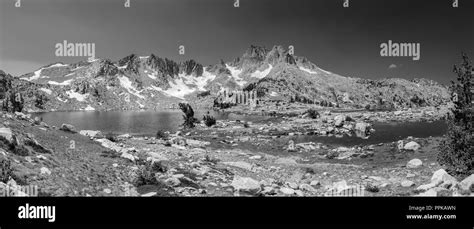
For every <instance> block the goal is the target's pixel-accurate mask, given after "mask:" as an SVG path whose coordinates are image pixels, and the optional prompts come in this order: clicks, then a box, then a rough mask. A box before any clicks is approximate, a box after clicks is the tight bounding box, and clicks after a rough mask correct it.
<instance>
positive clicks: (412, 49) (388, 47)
mask: <svg viewBox="0 0 474 229" xmlns="http://www.w3.org/2000/svg"><path fill="white" fill-rule="evenodd" d="M380 56H392V57H412V58H413V60H420V43H397V42H392V40H388V42H387V43H381V44H380Z"/></svg>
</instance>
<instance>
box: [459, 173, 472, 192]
mask: <svg viewBox="0 0 474 229" xmlns="http://www.w3.org/2000/svg"><path fill="white" fill-rule="evenodd" d="M473 185H474V174H471V175H470V176H468V177H466V178H465V179H464V180H462V181H461V182H460V183H459V186H460V187H461V189H462V190H466V191H467V190H469V191H471V192H472V190H473V188H474V187H473Z"/></svg>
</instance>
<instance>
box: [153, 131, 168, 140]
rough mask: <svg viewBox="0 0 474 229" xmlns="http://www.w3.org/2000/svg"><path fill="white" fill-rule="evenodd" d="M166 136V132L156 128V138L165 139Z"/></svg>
mask: <svg viewBox="0 0 474 229" xmlns="http://www.w3.org/2000/svg"><path fill="white" fill-rule="evenodd" d="M167 138H168V134H166V133H165V132H163V131H162V130H158V131H157V132H156V139H167Z"/></svg>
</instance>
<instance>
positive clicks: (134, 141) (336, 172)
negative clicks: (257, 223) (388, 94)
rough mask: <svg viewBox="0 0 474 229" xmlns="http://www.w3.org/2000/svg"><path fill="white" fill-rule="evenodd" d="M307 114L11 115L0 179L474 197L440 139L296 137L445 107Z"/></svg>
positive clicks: (188, 192) (175, 192) (352, 130)
mask: <svg viewBox="0 0 474 229" xmlns="http://www.w3.org/2000/svg"><path fill="white" fill-rule="evenodd" d="M295 111H298V110H296V109H292V110H291V112H295ZM299 112H300V113H299V114H298V115H282V116H281V117H279V118H278V119H272V120H269V121H262V122H255V123H252V122H243V121H228V120H218V121H217V123H216V125H214V126H212V127H207V126H206V125H205V124H204V123H200V124H198V125H197V126H196V127H195V128H194V129H190V130H182V131H178V132H177V133H173V134H170V133H162V136H157V137H158V138H157V137H138V136H131V135H128V134H125V135H120V136H114V137H111V136H104V135H103V134H102V133H100V131H94V130H81V131H78V130H76V129H75V128H74V126H71V125H68V124H64V125H62V126H61V127H52V126H48V124H46V123H44V122H41V120H40V119H38V118H31V115H26V114H23V113H18V112H17V113H15V114H9V113H3V114H2V115H1V119H2V122H1V123H2V127H1V128H0V136H1V137H2V138H1V140H2V141H1V142H2V144H3V145H2V147H1V148H2V150H1V152H0V159H1V160H2V161H8V162H9V165H6V163H5V165H3V164H2V177H1V178H2V180H1V182H2V183H0V184H1V185H2V186H10V187H17V188H18V190H19V189H20V188H21V186H24V185H36V186H38V188H39V190H40V192H39V195H44V196H340V195H347V193H348V192H350V193H352V195H363V196H473V195H474V194H473V192H472V191H473V190H472V187H473V186H472V183H473V180H474V175H471V176H469V177H467V178H464V177H463V178H454V177H451V176H450V175H449V174H447V173H446V172H445V171H444V170H443V169H442V167H441V166H440V165H439V164H438V163H437V162H436V154H437V150H438V149H437V145H438V144H439V143H440V140H441V138H440V137H429V138H413V137H408V138H405V139H400V140H398V141H394V142H388V143H380V144H372V145H363V146H354V147H341V146H337V145H330V144H329V145H328V144H322V143H319V142H299V143H296V142H294V141H292V140H291V138H292V137H293V136H298V135H307V134H310V135H322V136H328V135H348V134H356V135H357V134H363V135H367V136H370V134H371V132H373V129H372V125H371V123H373V122H384V121H386V122H389V121H390V122H392V121H395V122H396V121H402V120H403V121H406V120H425V121H434V120H438V119H440V118H442V117H443V116H444V114H443V108H441V109H437V108H422V109H417V110H405V111H400V112H370V113H368V112H360V111H357V112H344V113H334V112H330V111H321V112H318V116H317V118H315V119H312V118H311V117H308V115H306V114H305V112H304V111H303V109H302V110H301V111H299ZM249 113H251V112H249ZM282 113H285V112H282ZM286 114H288V112H286ZM375 131H377V130H375ZM277 141H278V142H280V143H283V144H284V145H281V144H280V143H278V144H277ZM5 174H6V175H5ZM10 190H13V188H11V189H10ZM13 194H14V195H22V193H21V192H20V191H18V192H14V193H13ZM23 194H24V193H23Z"/></svg>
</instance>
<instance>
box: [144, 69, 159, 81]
mask: <svg viewBox="0 0 474 229" xmlns="http://www.w3.org/2000/svg"><path fill="white" fill-rule="evenodd" d="M144 72H145V73H147V76H148V77H150V78H151V79H152V80H156V77H157V76H158V72H157V71H153V72H151V73H148V72H149V71H147V70H145V71H144Z"/></svg>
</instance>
